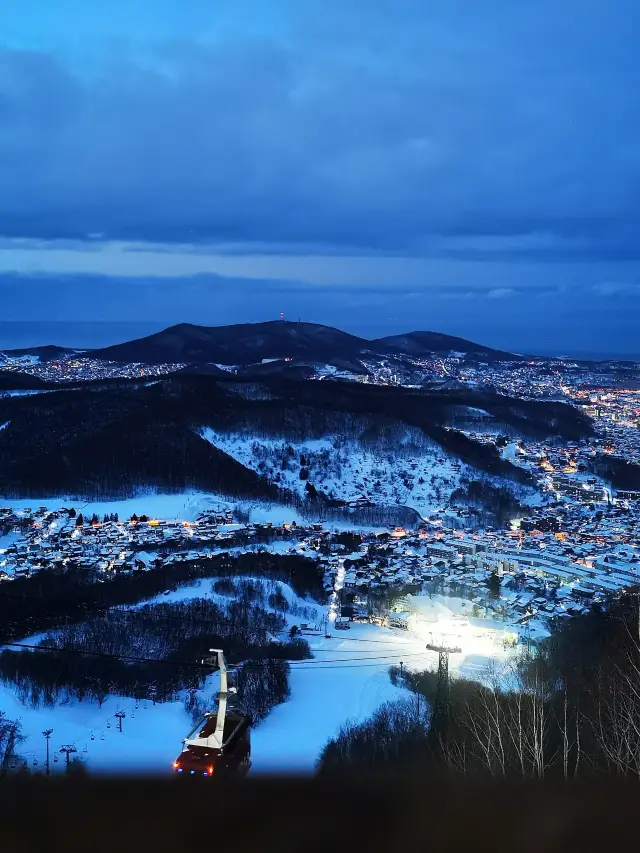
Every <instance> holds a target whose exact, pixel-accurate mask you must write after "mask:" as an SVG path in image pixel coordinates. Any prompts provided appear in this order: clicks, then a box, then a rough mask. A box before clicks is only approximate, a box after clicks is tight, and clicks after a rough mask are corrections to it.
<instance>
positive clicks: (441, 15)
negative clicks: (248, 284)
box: [0, 0, 640, 260]
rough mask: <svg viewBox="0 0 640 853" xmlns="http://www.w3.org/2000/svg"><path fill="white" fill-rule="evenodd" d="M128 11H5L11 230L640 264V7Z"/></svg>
mask: <svg viewBox="0 0 640 853" xmlns="http://www.w3.org/2000/svg"><path fill="white" fill-rule="evenodd" d="M53 6H56V9H57V11H58V14H57V16H54V15H53V14H52V13H51V9H52V8H53ZM125 6H127V8H128V10H129V17H127V15H126V14H125V12H126V9H125ZM115 7H117V11H116V12H114V13H113V14H111V15H108V14H107V11H106V9H107V6H106V4H105V6H104V7H103V8H98V7H97V6H96V9H95V10H94V11H93V12H92V13H91V14H90V13H89V12H88V11H87V8H88V7H87V4H86V3H79V2H73V0H65V2H64V3H63V4H62V5H58V4H50V5H48V6H47V4H43V6H42V9H43V17H42V19H37V16H35V15H34V16H33V17H32V19H31V23H27V22H26V19H25V16H24V14H21V13H15V14H14V16H13V21H12V15H11V13H10V14H9V21H8V27H7V30H6V31H7V32H8V33H9V35H10V36H12V37H11V38H9V37H7V45H6V47H5V48H4V49H3V50H2V51H1V52H0V163H1V164H2V168H1V169H0V234H1V235H4V236H21V237H33V238H43V237H46V238H69V239H72V238H79V239H84V238H85V237H86V235H88V234H90V233H100V234H102V235H104V236H105V237H106V238H112V239H136V240H138V239H142V240H151V241H156V242H176V241H180V242H182V241H186V242H192V241H209V240H215V241H232V242H236V243H244V242H246V243H253V242H262V243H271V244H274V245H280V244H282V245H288V246H291V245H295V244H304V245H305V246H308V245H313V246H316V247H323V246H327V245H333V246H336V245H337V246H342V247H345V248H348V249H352V250H358V249H360V250H361V249H363V248H368V249H371V250H374V251H406V252H424V253H425V254H429V253H434V254H438V253H439V254H441V255H442V254H444V255H447V254H454V255H455V254H458V255H462V256H464V253H465V252H467V253H471V254H467V256H468V257H475V258H478V259H481V258H482V257H484V256H486V255H496V254H498V255H500V254H503V255H504V257H512V258H514V257H518V256H524V257H526V258H527V259H531V258H536V257H538V258H540V259H548V258H563V257H564V258H570V259H575V258H583V259H588V258H608V259H609V260H616V259H622V258H626V259H629V258H635V257H637V256H638V244H637V240H636V234H635V232H636V226H637V221H638V217H639V216H640V155H639V154H638V147H637V138H638V134H639V132H640V101H639V99H638V98H637V92H638V88H639V84H640V59H639V58H638V52H637V46H636V33H637V32H638V24H640V9H639V7H638V4H637V2H635V0H617V2H616V3H615V4H606V3H603V2H601V0H598V2H596V0H565V2H563V3H560V4H558V3H556V2H551V0H539V1H538V2H536V3H514V2H513V0H488V2H483V3H467V4H461V3H457V2H451V0H447V2H445V0H435V2H432V3H431V2H430V3H425V2H418V0H393V2H391V0H368V2H365V0H349V2H344V0H323V2H320V0H305V2H303V3H300V2H293V0H290V2H285V1H284V0H283V2H271V3H269V2H267V0H263V2H262V3H256V2H249V0H235V2H234V3H230V2H225V3H220V4H212V3H210V2H207V3H205V2H203V0H188V2H183V3H178V2H177V0H174V2H170V0H155V1H154V2H151V0H149V2H148V3H144V2H142V0H135V2H130V3H129V4H124V3H121V2H117V3H115ZM46 8H48V9H49V12H46ZM243 21H244V23H243ZM107 22H108V23H107ZM30 33H31V36H32V37H31V38H30ZM30 45H31V46H30ZM87 56H89V58H90V61H88V60H87ZM540 234H542V235H551V236H552V237H553V238H554V239H553V241H552V242H551V243H550V244H549V245H547V246H546V247H542V248H540V247H535V246H533V247H531V246H526V245H525V246H523V247H521V248H515V249H514V248H513V246H510V245H508V244H507V245H505V247H504V249H501V247H500V245H499V243H498V244H496V245H494V246H493V247H492V248H491V249H490V250H489V249H487V248H483V247H480V248H475V249H474V248H470V249H465V246H464V240H465V239H466V238H469V239H470V240H471V241H473V239H474V238H476V237H478V236H479V235H484V236H489V237H498V238H499V237H505V238H508V237H513V236H514V235H540ZM442 236H454V237H458V238H460V243H459V245H458V247H457V248H455V249H452V248H444V249H442V248H440V249H438V248H437V246H436V247H435V248H434V247H433V245H432V241H433V239H434V238H438V237H442Z"/></svg>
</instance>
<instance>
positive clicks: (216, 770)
mask: <svg viewBox="0 0 640 853" xmlns="http://www.w3.org/2000/svg"><path fill="white" fill-rule="evenodd" d="M211 652H212V653H213V654H214V655H215V657H214V658H213V659H207V660H206V661H203V663H205V662H206V663H211V664H212V665H213V666H214V667H216V668H219V669H220V692H219V693H218V709H217V711H211V712H209V713H207V714H205V715H204V717H203V719H202V720H200V722H199V723H198V724H197V725H196V726H195V727H194V728H193V730H192V731H191V732H189V734H188V735H187V737H186V738H185V739H184V740H183V741H182V743H183V749H182V752H181V753H180V755H179V756H178V757H177V758H176V760H175V761H174V762H173V765H172V767H173V770H174V772H176V773H180V774H182V775H183V776H196V777H203V776H204V777H207V778H211V777H216V778H238V777H241V776H245V775H246V774H247V773H248V772H249V768H250V767H251V737H250V731H251V720H250V718H249V717H247V716H246V715H244V714H239V713H238V712H237V711H234V710H230V709H228V708H227V704H228V700H229V695H230V694H233V693H235V688H234V687H229V685H228V672H227V665H226V661H225V659H224V654H223V652H222V650H221V649H211Z"/></svg>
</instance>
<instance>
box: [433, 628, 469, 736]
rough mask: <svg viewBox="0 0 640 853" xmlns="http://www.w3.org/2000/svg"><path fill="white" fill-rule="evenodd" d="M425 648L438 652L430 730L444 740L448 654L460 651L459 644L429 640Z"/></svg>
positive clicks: (447, 700)
mask: <svg viewBox="0 0 640 853" xmlns="http://www.w3.org/2000/svg"><path fill="white" fill-rule="evenodd" d="M427 649H428V650H429V651H432V652H438V678H437V681H436V698H435V702H434V704H433V716H432V718H431V731H432V732H433V733H434V735H436V736H438V737H439V739H440V741H444V740H445V739H446V736H447V722H448V719H449V655H452V654H457V653H460V652H461V651H462V649H461V648H460V646H455V645H453V644H451V643H447V642H445V638H444V637H443V638H442V641H441V642H431V643H428V644H427Z"/></svg>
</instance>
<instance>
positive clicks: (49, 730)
mask: <svg viewBox="0 0 640 853" xmlns="http://www.w3.org/2000/svg"><path fill="white" fill-rule="evenodd" d="M42 734H43V735H44V737H45V739H46V741H47V762H46V765H45V767H46V771H45V772H46V774H47V776H48V775H49V738H50V737H51V735H52V734H53V729H45V731H43V732H42Z"/></svg>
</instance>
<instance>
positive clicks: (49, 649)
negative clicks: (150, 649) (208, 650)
mask: <svg viewBox="0 0 640 853" xmlns="http://www.w3.org/2000/svg"><path fill="white" fill-rule="evenodd" d="M4 645H5V646H17V647H18V648H22V649H34V650H35V651H38V652H57V653H58V654H67V655H87V656H89V657H100V658H116V659H118V660H126V661H133V662H134V663H161V664H165V665H167V666H184V667H190V668H191V669H201V670H206V671H207V672H210V671H211V667H210V666H207V665H206V664H199V663H193V661H175V660H162V659H160V658H143V657H134V656H132V655H116V654H113V653H111V652H92V651H88V650H86V649H59V648H57V647H56V646H36V645H33V644H31V643H5V644H4Z"/></svg>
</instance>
